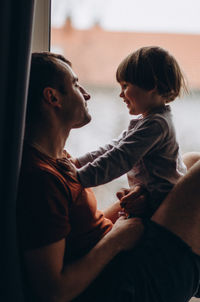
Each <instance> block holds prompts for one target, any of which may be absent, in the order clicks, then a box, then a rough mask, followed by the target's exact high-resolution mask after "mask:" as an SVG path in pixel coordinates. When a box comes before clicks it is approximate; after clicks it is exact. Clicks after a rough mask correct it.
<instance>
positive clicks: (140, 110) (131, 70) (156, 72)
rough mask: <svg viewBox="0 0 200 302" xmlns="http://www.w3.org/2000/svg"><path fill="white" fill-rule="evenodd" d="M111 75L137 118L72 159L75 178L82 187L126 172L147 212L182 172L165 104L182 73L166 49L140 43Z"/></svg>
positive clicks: (177, 90)
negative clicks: (140, 192)
mask: <svg viewBox="0 0 200 302" xmlns="http://www.w3.org/2000/svg"><path fill="white" fill-rule="evenodd" d="M116 78H117V81H118V82H119V84H120V86H121V93H120V97H121V98H122V99H123V101H124V103H125V104H126V105H127V107H128V110H129V113H130V114H131V115H137V118H135V119H132V120H131V121H130V124H129V127H128V129H127V130H126V131H124V132H123V133H122V134H121V136H120V137H119V138H118V139H115V140H113V142H112V143H111V144H108V145H106V146H104V147H100V148H99V150H97V151H94V152H91V153H87V154H85V155H84V156H81V157H79V158H77V159H76V160H74V163H76V166H77V167H79V169H77V177H78V179H79V181H80V182H81V184H82V185H83V186H84V187H94V186H98V185H101V184H104V183H107V182H109V181H111V180H113V179H115V178H117V177H119V176H121V175H123V174H124V173H127V177H128V182H129V186H130V187H131V188H133V187H135V186H136V185H139V186H140V187H141V186H142V187H144V188H145V189H146V191H147V192H148V196H149V198H148V201H149V214H148V215H151V214H152V213H153V212H154V211H155V210H156V208H157V207H158V206H159V205H160V203H161V202H162V200H163V199H164V198H165V196H166V195H167V194H168V193H169V191H170V190H171V189H172V187H173V186H174V184H176V182H177V181H178V179H179V178H180V177H181V176H183V175H184V174H185V172H186V167H185V165H184V164H183V162H182V160H181V157H180V155H179V146H178V143H177V141H176V135H175V129H174V125H173V122H172V115H171V109H170V106H169V105H167V104H168V103H170V102H172V101H174V100H175V98H176V97H178V96H180V93H181V90H182V89H184V90H187V89H186V85H185V81H184V77H183V75H182V72H181V70H180V67H179V66H178V63H177V62H176V60H175V58H174V57H173V56H171V55H170V54H169V53H168V52H167V51H166V50H164V49H162V48H160V47H143V48H140V49H139V50H137V51H135V52H133V53H131V54H130V55H129V56H127V57H126V58H125V59H124V60H123V61H122V62H121V63H120V65H119V66H118V68H117V72H116Z"/></svg>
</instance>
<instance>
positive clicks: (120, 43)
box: [51, 0, 200, 209]
mask: <svg viewBox="0 0 200 302" xmlns="http://www.w3.org/2000/svg"><path fill="white" fill-rule="evenodd" d="M199 10H200V2H199V0H191V1H187V0H181V1H180V0H169V1H165V2H163V1H160V0H151V1H149V0H141V1H133V0H124V1H117V0H115V1H112V0H85V1H81V0H72V1H70V0H68V1H65V0H64V1H61V0H59V1H58V0H53V1H52V28H51V51H55V52H59V53H62V54H63V55H64V56H66V57H67V58H68V59H69V60H70V61H72V64H73V68H74V70H75V71H76V73H77V74H78V76H79V78H80V82H81V83H82V84H83V85H84V86H85V87H86V88H87V90H88V92H90V94H91V101H90V102H89V110H90V112H91V114H92V116H93V119H92V121H91V123H90V124H88V125H87V126H85V127H83V128H82V129H79V130H78V131H77V130H73V131H72V132H71V136H70V138H69V140H68V145H67V149H68V151H69V152H70V153H71V154H73V155H74V156H78V155H81V154H84V153H85V152H87V151H91V150H94V149H96V148H97V147H98V146H101V145H104V144H105V143H108V142H109V141H110V140H111V139H112V138H116V137H117V136H118V135H119V134H120V133H121V131H122V130H123V129H125V128H126V127H127V125H128V123H129V119H130V116H129V114H128V111H127V109H126V107H125V106H124V104H123V102H122V100H120V98H119V91H120V89H119V87H118V84H117V83H116V81H115V71H116V68H117V66H118V64H119V63H120V61H121V60H122V59H123V58H124V57H125V56H126V55H127V54H128V53H130V52H131V51H133V50H134V49H137V48H139V47H141V46H145V45H159V46H161V47H164V48H166V49H168V50H169V51H170V52H171V53H172V54H173V55H174V56H175V57H176V58H177V60H178V62H179V63H180V65H181V67H182V68H183V70H184V72H185V74H186V76H187V79H188V83H189V87H190V94H189V95H188V96H185V97H183V98H182V99H177V100H176V101H175V102H173V103H172V105H171V106H172V110H173V114H174V121H175V126H176V129H177V136H178V140H179V142H180V147H181V152H182V153H184V152H187V151H198V150H200V140H199V133H198V132H199V129H200V119H199V112H200V56H199V53H200V22H199V16H198V13H199ZM122 186H127V181H126V176H123V177H121V178H119V179H117V180H114V181H113V182H111V183H108V184H106V185H104V186H99V187H97V188H95V189H94V190H95V193H96V196H97V200H98V201H99V207H100V208H102V209H103V208H105V207H106V206H107V205H108V204H109V203H111V202H113V201H115V200H116V197H115V192H117V190H118V189H119V188H121V187H122Z"/></svg>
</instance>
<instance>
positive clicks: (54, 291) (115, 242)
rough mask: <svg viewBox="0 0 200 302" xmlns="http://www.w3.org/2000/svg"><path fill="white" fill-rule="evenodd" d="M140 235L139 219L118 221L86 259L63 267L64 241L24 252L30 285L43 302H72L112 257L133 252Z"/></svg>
mask: <svg viewBox="0 0 200 302" xmlns="http://www.w3.org/2000/svg"><path fill="white" fill-rule="evenodd" d="M142 233H143V225H142V223H141V221H140V219H138V218H134V219H123V218H120V219H119V220H118V221H117V222H116V224H115V225H114V227H113V229H112V230H111V231H110V232H109V233H108V234H106V235H105V236H104V238H102V239H101V240H100V241H99V242H98V243H97V245H96V246H95V247H94V248H93V249H92V250H91V251H90V252H89V253H88V254H87V255H85V256H84V257H82V258H80V259H79V260H77V261H75V262H73V263H71V264H67V265H66V266H64V267H63V259H64V252H65V239H62V240H60V241H58V242H55V243H53V244H50V245H48V246H45V247H42V248H39V249H35V250H31V251H26V252H25V264H26V268H27V271H28V275H29V279H30V283H31V285H32V287H33V289H34V291H35V292H36V293H37V295H38V296H39V297H40V298H42V299H43V300H44V301H48V302H67V301H71V300H72V299H73V298H75V297H76V296H78V295H79V294H80V293H81V292H82V291H83V290H84V289H86V288H87V287H88V285H89V284H90V283H91V282H92V281H93V280H94V279H95V278H96V277H97V275H98V274H99V273H100V272H101V271H102V269H103V268H104V267H105V266H106V264H107V263H108V262H109V261H110V260H111V259H112V258H113V257H114V256H115V255H117V254H118V253H119V252H120V251H122V250H127V249H130V248H132V247H133V246H134V245H135V244H136V243H137V241H138V239H139V238H140V237H141V235H142ZM88 268H90V269H88Z"/></svg>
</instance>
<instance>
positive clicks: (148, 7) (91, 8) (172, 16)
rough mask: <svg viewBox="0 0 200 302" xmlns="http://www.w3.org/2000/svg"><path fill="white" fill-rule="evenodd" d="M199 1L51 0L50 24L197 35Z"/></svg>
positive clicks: (199, 17) (199, 27)
mask: <svg viewBox="0 0 200 302" xmlns="http://www.w3.org/2000/svg"><path fill="white" fill-rule="evenodd" d="M199 15H200V0H137V1H136V0H52V16H51V19H52V26H54V27H61V26H62V25H63V24H64V22H65V20H66V17H67V16H71V19H72V24H73V26H74V27H76V28H78V29H87V28H90V27H91V26H92V25H93V24H95V23H98V24H100V25H101V26H102V27H103V28H104V29H105V30H111V31H139V32H169V33H191V34H200V16H199Z"/></svg>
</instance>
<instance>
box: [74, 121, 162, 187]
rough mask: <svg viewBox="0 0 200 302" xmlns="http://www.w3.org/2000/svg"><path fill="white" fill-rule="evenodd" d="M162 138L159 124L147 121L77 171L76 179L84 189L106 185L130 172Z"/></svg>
mask: <svg viewBox="0 0 200 302" xmlns="http://www.w3.org/2000/svg"><path fill="white" fill-rule="evenodd" d="M164 136H165V133H164V130H163V128H162V127H161V125H160V123H158V122H157V121H153V120H148V121H147V122H144V123H143V124H142V126H141V127H139V128H138V129H137V130H134V131H129V132H128V133H127V136H126V137H124V138H123V139H121V141H120V142H119V144H118V145H117V146H113V148H112V149H110V150H108V151H107V152H106V153H104V154H103V155H102V156H100V157H98V158H96V159H95V160H94V161H93V162H91V163H88V164H86V165H85V166H83V167H82V168H80V169H78V170H77V177H78V179H79V181H80V182H81V184H82V185H83V186H84V187H95V186H98V185H101V184H104V183H107V182H109V181H111V180H113V179H115V178H117V177H119V176H121V175H123V174H125V173H127V172H128V171H130V170H131V169H132V168H133V166H134V165H135V164H136V163H137V162H138V161H139V160H140V159H141V158H143V157H144V156H145V155H146V154H147V153H148V152H149V151H150V150H151V149H152V148H153V147H154V146H155V145H156V144H157V143H158V142H160V141H161V140H162V139H163V138H164Z"/></svg>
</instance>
